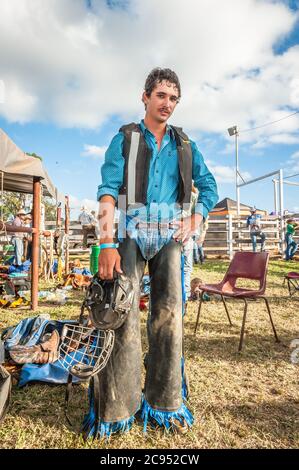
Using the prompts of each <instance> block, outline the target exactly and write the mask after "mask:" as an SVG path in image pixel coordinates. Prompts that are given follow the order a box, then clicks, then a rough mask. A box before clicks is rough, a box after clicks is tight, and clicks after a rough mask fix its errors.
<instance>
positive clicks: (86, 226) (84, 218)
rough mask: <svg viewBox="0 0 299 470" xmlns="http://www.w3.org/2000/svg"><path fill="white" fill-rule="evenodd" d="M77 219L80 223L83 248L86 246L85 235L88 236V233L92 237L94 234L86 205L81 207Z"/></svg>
mask: <svg viewBox="0 0 299 470" xmlns="http://www.w3.org/2000/svg"><path fill="white" fill-rule="evenodd" d="M78 221H79V222H80V224H81V225H82V231H83V248H87V237H88V235H89V234H92V235H93V236H94V237H95V236H96V235H95V229H94V225H93V219H92V216H91V215H90V214H89V212H88V211H87V207H86V206H82V207H81V212H80V214H79V217H78Z"/></svg>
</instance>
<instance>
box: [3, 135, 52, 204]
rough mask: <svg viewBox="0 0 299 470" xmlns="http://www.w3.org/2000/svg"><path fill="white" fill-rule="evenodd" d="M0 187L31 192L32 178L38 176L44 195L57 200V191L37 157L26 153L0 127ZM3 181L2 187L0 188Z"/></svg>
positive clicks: (5, 189)
mask: <svg viewBox="0 0 299 470" xmlns="http://www.w3.org/2000/svg"><path fill="white" fill-rule="evenodd" d="M0 172H2V175H1V174H0V177H1V179H2V181H0V187H1V189H3V190H4V191H13V192H18V193H30V194H32V185H33V178H34V177H37V178H40V180H41V184H42V187H43V194H44V195H45V196H50V197H53V198H54V199H56V200H58V199H59V195H58V191H57V189H56V188H55V186H54V185H53V183H52V181H51V180H50V178H49V176H48V173H47V171H46V170H45V168H44V167H43V164H42V161H41V160H40V159H39V158H36V157H32V156H30V155H27V154H26V153H25V152H24V151H23V150H21V149H20V148H19V147H18V146H17V145H16V144H15V143H14V142H13V141H12V140H11V139H10V138H9V137H8V135H7V134H5V132H4V131H3V130H2V129H0ZM2 183H3V188H2Z"/></svg>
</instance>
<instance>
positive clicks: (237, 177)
mask: <svg viewBox="0 0 299 470" xmlns="http://www.w3.org/2000/svg"><path fill="white" fill-rule="evenodd" d="M235 145H236V200H237V216H238V218H239V217H240V188H239V185H238V182H239V133H238V127H237V126H236V133H235Z"/></svg>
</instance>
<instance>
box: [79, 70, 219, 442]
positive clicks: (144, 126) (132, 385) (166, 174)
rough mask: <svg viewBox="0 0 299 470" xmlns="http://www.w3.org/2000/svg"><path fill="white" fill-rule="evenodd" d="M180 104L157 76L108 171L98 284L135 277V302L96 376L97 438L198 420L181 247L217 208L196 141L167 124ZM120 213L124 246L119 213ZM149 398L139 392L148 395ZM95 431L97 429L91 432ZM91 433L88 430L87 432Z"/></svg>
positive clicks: (163, 75)
mask: <svg viewBox="0 0 299 470" xmlns="http://www.w3.org/2000/svg"><path fill="white" fill-rule="evenodd" d="M180 97H181V87H180V82H179V80H178V77H177V75H176V74H175V72H173V71H171V70H170V69H160V68H156V69H154V70H153V71H152V72H151V73H150V74H149V76H148V77H147V79H146V83H145V90H144V92H143V94H142V101H143V103H144V106H145V117H144V120H142V121H141V122H140V123H139V125H137V124H134V123H133V124H130V125H128V126H123V127H122V128H121V129H120V132H119V133H118V134H117V135H116V136H115V137H114V138H113V139H112V142H111V144H110V146H109V148H108V150H107V152H106V155H105V163H104V165H103V166H102V170H101V171H102V184H101V185H100V186H99V189H98V200H99V201H100V208H99V219H100V242H101V247H102V248H101V252H100V256H99V276H100V278H101V279H107V280H108V279H112V278H113V274H114V272H116V273H122V272H124V273H125V274H126V275H127V276H130V278H131V280H132V282H133V285H134V289H135V300H134V305H133V308H132V310H131V312H130V313H129V315H128V318H127V320H126V322H125V323H124V325H123V326H122V327H121V328H119V329H118V330H116V331H115V334H116V337H115V345H114V349H113V351H112V355H111V357H110V359H109V361H108V364H107V366H106V367H105V368H104V369H103V371H101V373H100V394H99V396H100V406H99V409H100V422H99V423H95V420H94V413H93V410H92V397H91V410H90V412H89V414H88V415H87V416H86V418H85V425H87V427H88V428H89V429H90V433H92V434H93V435H95V434H97V433H98V434H99V435H100V436H104V435H110V434H111V433H113V432H116V431H120V430H122V431H124V430H128V429H130V427H131V425H132V423H133V421H134V419H135V418H137V417H138V418H139V419H141V420H142V421H143V423H144V429H146V426H147V424H148V423H150V424H151V425H152V426H161V427H164V428H166V429H167V430H171V431H174V432H181V433H183V432H185V431H187V430H188V428H189V427H190V426H191V425H192V423H193V416H192V414H191V412H190V411H189V410H188V408H187V406H186V405H185V403H184V400H185V399H186V398H187V386H186V380H185V373H184V360H183V346H182V343H183V338H182V336H183V331H182V323H183V322H182V316H183V302H182V298H183V282H182V246H183V244H184V243H186V242H187V241H188V240H189V238H190V237H191V236H192V235H193V233H194V231H195V230H196V229H197V228H198V227H199V226H200V224H201V222H202V220H203V219H204V218H206V217H207V215H208V212H209V211H210V210H211V209H212V208H213V207H214V205H215V204H216V202H217V200H218V195H217V187H216V183H215V179H214V177H213V176H212V174H211V173H210V171H209V170H208V168H207V167H206V165H205V163H204V160H203V157H202V155H201V153H200V152H199V150H198V149H197V146H196V144H195V143H194V142H192V141H189V139H188V137H187V136H186V134H184V133H183V131H182V129H180V128H176V127H174V126H169V125H168V124H167V121H168V119H169V118H170V116H171V115H172V113H173V111H174V109H175V108H176V106H177V105H178V102H179V100H180ZM192 180H193V181H194V185H195V187H196V188H197V189H198V190H199V196H198V200H197V203H196V204H195V208H194V211H193V213H192V214H191V215H190V216H188V217H183V216H182V214H183V212H184V211H185V210H186V209H188V207H189V205H190V198H191V188H192ZM116 204H117V205H118V209H119V210H120V218H119V226H118V240H119V241H120V244H119V247H118V244H116V243H115V240H114V232H113V225H114V211H115V206H116ZM146 262H148V267H149V275H150V281H151V287H150V290H151V299H150V315H149V319H148V323H147V331H148V342H149V351H148V354H147V357H146V364H145V366H146V378H145V385H144V389H143V390H142V385H141V353H142V351H141V335H140V319H139V312H138V305H139V295H140V283H141V280H142V276H143V273H144V269H145V265H146ZM142 391H143V393H142ZM95 426H96V429H95ZM85 429H86V426H85Z"/></svg>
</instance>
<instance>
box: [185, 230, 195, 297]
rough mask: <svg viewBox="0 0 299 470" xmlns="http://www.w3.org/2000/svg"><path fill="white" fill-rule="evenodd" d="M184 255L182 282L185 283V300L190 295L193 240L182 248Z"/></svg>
mask: <svg viewBox="0 0 299 470" xmlns="http://www.w3.org/2000/svg"><path fill="white" fill-rule="evenodd" d="M183 254H184V281H185V295H186V299H187V300H188V298H189V297H190V294H191V286H190V283H191V274H192V269H193V239H192V238H190V240H189V241H188V242H187V243H186V244H185V245H184V247H183Z"/></svg>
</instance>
